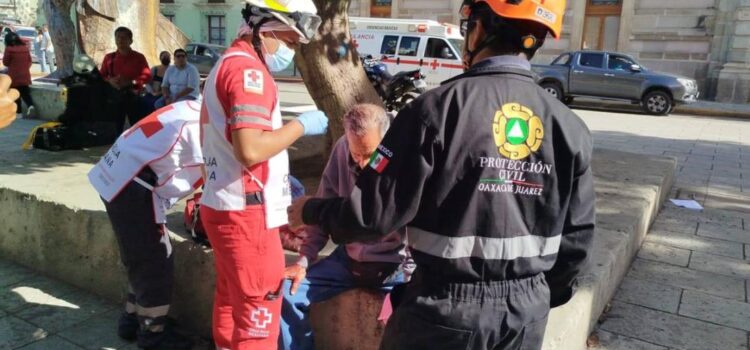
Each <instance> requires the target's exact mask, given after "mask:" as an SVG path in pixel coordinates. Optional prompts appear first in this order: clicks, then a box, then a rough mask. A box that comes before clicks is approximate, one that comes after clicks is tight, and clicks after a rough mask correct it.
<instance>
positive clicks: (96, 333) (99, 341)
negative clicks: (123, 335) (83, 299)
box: [59, 310, 126, 350]
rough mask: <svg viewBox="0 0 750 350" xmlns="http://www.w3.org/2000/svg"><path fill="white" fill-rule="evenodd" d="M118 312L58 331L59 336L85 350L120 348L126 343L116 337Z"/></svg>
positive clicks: (107, 313)
mask: <svg viewBox="0 0 750 350" xmlns="http://www.w3.org/2000/svg"><path fill="white" fill-rule="evenodd" d="M119 317H120V310H112V311H108V312H105V313H103V314H100V315H98V316H96V317H93V318H91V319H89V320H88V321H85V322H82V323H80V324H78V325H76V326H73V327H71V328H67V329H63V330H61V331H60V333H59V334H60V336H61V337H63V338H65V339H67V340H69V341H70V342H72V343H74V344H77V345H80V346H81V347H83V348H85V349H92V350H98V349H101V348H113V349H117V348H121V347H124V346H125V345H126V341H124V340H122V339H120V337H118V336H117V320H118V318H119Z"/></svg>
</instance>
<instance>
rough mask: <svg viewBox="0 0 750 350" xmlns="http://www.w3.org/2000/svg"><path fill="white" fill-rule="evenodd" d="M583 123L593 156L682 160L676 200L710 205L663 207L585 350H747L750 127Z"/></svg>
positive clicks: (692, 121)
mask: <svg viewBox="0 0 750 350" xmlns="http://www.w3.org/2000/svg"><path fill="white" fill-rule="evenodd" d="M579 115H581V116H582V117H583V118H584V120H585V121H586V124H587V125H588V126H589V128H591V130H592V133H593V135H594V138H595V144H596V147H603V148H612V149H618V150H622V151H628V152H634V153H640V154H650V155H665V156H671V157H675V158H677V160H678V162H679V166H678V173H677V174H676V183H675V186H674V188H673V189H672V194H671V196H670V198H681V199H694V200H696V201H697V202H699V203H700V204H701V205H703V206H705V210H703V211H692V210H689V209H682V208H677V207H675V206H674V205H671V204H667V205H665V207H664V208H663V209H662V211H661V212H660V214H659V215H658V217H657V219H656V222H655V223H654V225H653V227H652V228H651V230H650V232H649V235H648V236H647V237H646V241H645V243H644V244H643V246H642V247H641V250H640V251H639V253H638V256H637V258H636V260H635V261H634V263H633V265H632V266H631V269H630V271H629V273H628V274H627V276H626V277H625V279H624V281H623V282H622V284H621V285H620V289H619V291H618V293H617V294H616V295H615V297H614V300H613V301H612V303H611V308H610V309H609V310H608V311H607V312H606V313H605V315H603V316H602V318H601V319H600V322H601V323H600V325H599V327H598V329H597V330H596V331H595V333H594V335H593V336H592V337H591V338H590V340H589V345H590V348H589V349H590V350H603V349H609V350H631V349H638V350H667V349H691V350H692V349H695V350H713V349H716V350H725V349H738V350H739V349H743V350H747V349H748V346H749V345H748V342H749V341H750V340H749V338H748V332H749V331H750V304H748V289H750V261H749V260H750V121H742V120H735V119H721V118H701V117H693V116H678V115H673V116H670V117H651V116H643V115H636V114H610V113H602V112H593V111H579ZM613 161H616V160H613Z"/></svg>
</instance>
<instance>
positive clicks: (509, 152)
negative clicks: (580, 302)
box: [303, 65, 595, 306]
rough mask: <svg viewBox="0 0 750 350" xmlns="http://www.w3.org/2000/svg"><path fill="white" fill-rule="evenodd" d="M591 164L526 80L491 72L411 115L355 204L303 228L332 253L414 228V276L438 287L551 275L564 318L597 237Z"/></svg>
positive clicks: (330, 203)
mask: <svg viewBox="0 0 750 350" xmlns="http://www.w3.org/2000/svg"><path fill="white" fill-rule="evenodd" d="M591 153H592V139H591V135H590V132H589V130H588V129H587V127H586V126H585V125H584V123H583V122H582V121H581V120H580V118H579V117H578V116H576V115H575V114H574V113H573V112H572V111H571V110H570V109H569V108H568V107H566V106H565V105H563V104H562V103H560V102H559V101H558V100H557V99H555V98H554V97H552V96H551V95H550V94H548V93H546V92H545V91H544V90H542V89H541V88H540V87H539V86H538V85H536V84H535V81H534V79H533V76H532V73H531V72H530V71H526V70H521V69H514V68H507V67H503V66H493V65H489V66H487V65H484V66H483V67H482V68H474V69H471V70H469V71H468V72H466V73H464V74H462V75H460V76H458V77H456V78H454V79H451V80H449V81H446V82H445V83H443V85H442V86H441V87H439V88H436V89H433V90H431V91H428V92H427V93H425V94H424V95H422V96H421V97H420V98H418V99H417V100H415V101H414V102H412V104H411V105H409V106H408V107H407V108H405V109H403V110H402V111H401V112H400V113H399V114H398V116H397V117H396V120H395V121H394V123H393V125H392V126H391V128H390V130H389V131H388V133H387V134H386V136H385V138H384V139H383V142H382V144H381V145H380V146H379V148H378V151H377V152H376V153H375V154H374V155H373V158H372V161H371V163H370V166H369V167H367V169H365V171H363V172H362V173H361V175H360V177H359V179H358V182H357V187H356V188H355V189H354V191H353V193H352V194H351V196H350V197H348V198H335V199H326V200H322V199H313V200H310V201H309V202H308V204H307V205H305V208H304V210H303V217H304V221H305V223H306V224H318V225H320V226H321V227H322V228H323V230H324V231H325V232H327V233H329V234H331V236H332V237H333V239H334V241H335V242H336V243H347V242H352V241H367V240H374V239H377V238H378V237H381V236H383V235H385V234H387V233H388V232H392V231H393V230H394V229H396V228H399V227H403V226H407V227H408V229H407V236H408V240H409V245H410V247H411V250H412V254H413V257H414V260H415V262H416V263H417V269H418V271H419V272H420V273H424V274H426V275H428V276H431V279H434V280H435V281H439V282H444V283H450V282H476V281H488V280H512V279H518V278H525V277H529V276H533V275H536V274H538V273H545V274H546V276H547V281H548V283H549V284H550V288H551V291H552V304H553V306H556V305H560V304H563V303H565V302H567V300H568V299H569V298H570V297H571V295H572V287H573V286H574V282H575V278H576V276H577V275H578V274H579V272H580V270H581V268H582V266H583V264H584V261H585V260H586V257H587V255H588V249H589V247H590V245H591V240H592V235H593V232H594V217H595V214H594V205H595V198H594V188H593V176H592V173H591V168H590V163H591ZM420 270H421V271H420Z"/></svg>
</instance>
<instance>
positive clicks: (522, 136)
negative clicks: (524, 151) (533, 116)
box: [505, 118, 529, 145]
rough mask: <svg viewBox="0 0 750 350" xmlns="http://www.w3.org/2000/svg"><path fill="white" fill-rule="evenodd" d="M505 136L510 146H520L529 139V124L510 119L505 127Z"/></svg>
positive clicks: (520, 120)
mask: <svg viewBox="0 0 750 350" xmlns="http://www.w3.org/2000/svg"><path fill="white" fill-rule="evenodd" d="M505 136H506V137H507V138H508V143H510V144H511V145H520V144H522V143H524V142H526V139H528V138H529V124H527V123H526V122H525V121H524V120H523V119H518V118H513V119H510V120H508V124H507V125H506V126H505Z"/></svg>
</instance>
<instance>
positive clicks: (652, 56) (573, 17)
mask: <svg viewBox="0 0 750 350" xmlns="http://www.w3.org/2000/svg"><path fill="white" fill-rule="evenodd" d="M460 4H461V1H460V0H352V3H351V7H350V12H349V14H350V15H353V16H364V17H370V16H372V17H393V18H415V19H434V20H438V21H442V22H452V23H457V22H458V20H459V14H458V11H459V6H460ZM564 23H565V28H564V35H563V37H562V38H561V39H560V40H548V41H547V43H546V44H545V47H544V48H543V50H542V52H541V53H540V55H539V57H537V58H536V61H538V62H550V60H551V59H552V57H554V56H556V55H557V54H559V53H561V52H563V51H568V50H579V49H592V50H615V51H620V52H624V53H628V54H630V55H632V56H633V57H635V58H636V59H638V60H639V61H640V62H641V63H642V64H643V65H645V66H646V67H648V68H649V69H653V70H658V71H664V72H670V73H676V74H681V75H684V76H688V77H692V78H695V79H696V80H697V81H698V82H699V84H700V87H701V91H702V93H703V98H707V99H713V100H717V101H722V102H734V103H750V0H568V10H567V13H566V14H565V21H564Z"/></svg>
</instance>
